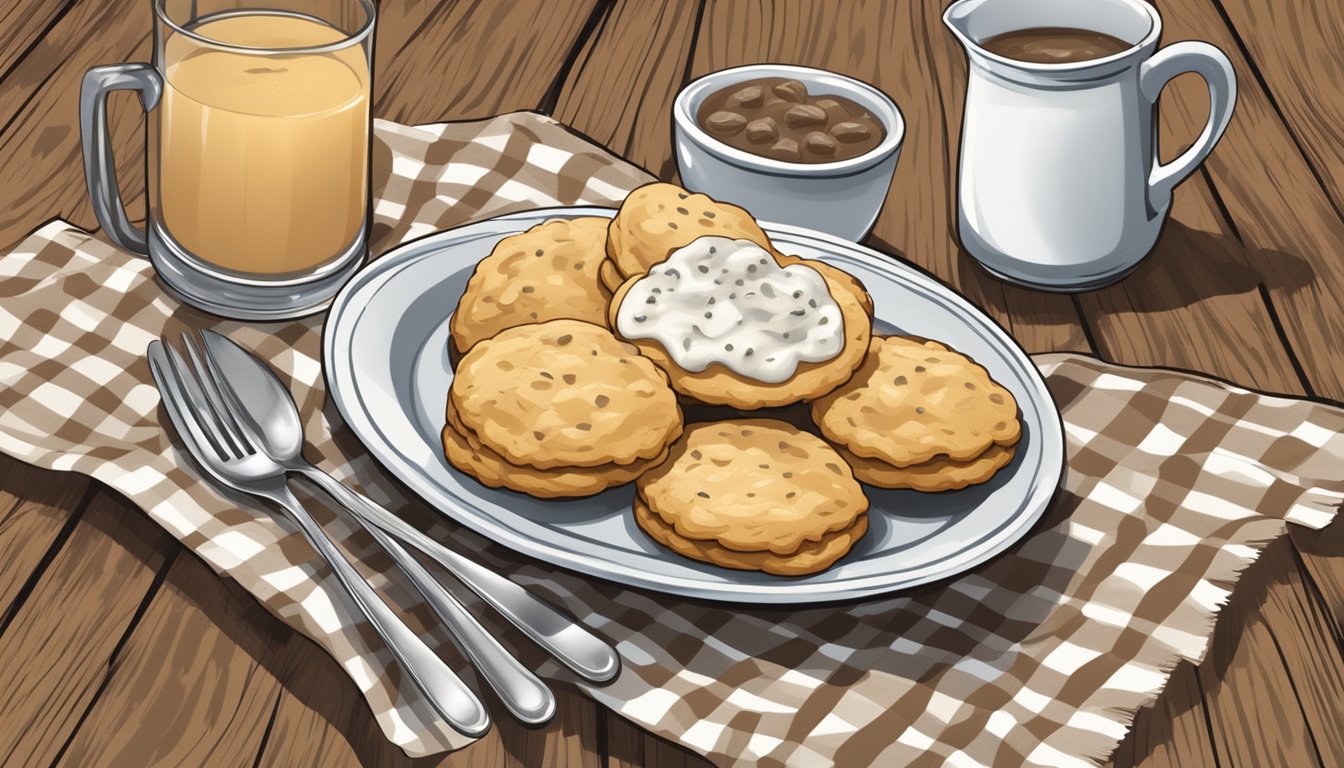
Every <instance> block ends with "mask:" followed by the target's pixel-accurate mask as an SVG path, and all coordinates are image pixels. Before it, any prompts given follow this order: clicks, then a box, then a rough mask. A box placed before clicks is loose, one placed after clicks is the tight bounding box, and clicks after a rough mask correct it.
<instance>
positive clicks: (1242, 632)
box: [1199, 538, 1338, 768]
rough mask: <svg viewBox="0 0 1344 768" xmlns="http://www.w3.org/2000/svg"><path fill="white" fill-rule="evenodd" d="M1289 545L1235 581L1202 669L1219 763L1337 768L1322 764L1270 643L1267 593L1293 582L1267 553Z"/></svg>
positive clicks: (1283, 663) (1279, 653)
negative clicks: (1290, 581)
mask: <svg viewBox="0 0 1344 768" xmlns="http://www.w3.org/2000/svg"><path fill="white" fill-rule="evenodd" d="M1288 546H1290V544H1289V542H1288V540H1287V539H1283V538H1280V539H1278V540H1276V541H1275V542H1274V543H1272V544H1271V545H1270V550H1271V551H1268V552H1266V553H1265V554H1264V555H1262V559H1263V562H1257V563H1255V564H1254V565H1252V566H1251V567H1250V568H1248V569H1247V572H1246V574H1245V575H1244V576H1243V577H1242V578H1241V580H1240V581H1238V582H1237V588H1236V591H1235V592H1234V593H1233V594H1232V597H1231V599H1230V600H1229V601H1228V604H1227V605H1226V606H1225V607H1224V608H1223V610H1222V612H1221V613H1220V614H1219V616H1218V626H1217V629H1216V630H1215V632H1214V633H1213V639H1212V641H1211V643H1210V646H1209V650H1208V655H1207V656H1206V658H1205V659H1204V663H1202V664H1201V665H1200V666H1199V679H1200V683H1201V685H1202V686H1203V689H1204V694H1205V698H1204V705H1205V707H1206V709H1207V710H1208V714H1209V723H1210V726H1211V729H1212V734H1213V743H1214V746H1215V748H1216V752H1217V755H1218V762H1219V763H1220V764H1222V765H1248V766H1250V765H1255V766H1259V765H1285V766H1286V765H1292V766H1303V768H1308V767H1310V766H1320V765H1326V766H1329V765H1334V763H1322V760H1321V753H1320V752H1319V750H1318V749H1317V744H1316V742H1315V740H1314V738H1313V736H1312V733H1311V726H1310V724H1309V722H1308V720H1307V716H1306V714H1305V712H1304V708H1303V704H1302V702H1301V701H1300V700H1299V696H1298V690H1297V687H1296V686H1297V682H1299V681H1295V679H1294V677H1293V676H1292V675H1291V673H1290V672H1289V669H1288V666H1287V660H1286V658H1285V655H1284V652H1283V650H1282V646H1281V645H1279V644H1278V642H1277V641H1276V639H1275V633H1274V631H1273V629H1272V625H1273V624H1274V623H1275V620H1276V618H1277V617H1275V616H1273V612H1272V611H1267V604H1268V603H1269V602H1270V593H1271V592H1272V591H1274V590H1275V589H1278V588H1279V587H1278V586H1277V585H1282V584H1285V583H1287V580H1288V579H1289V578H1290V577H1289V575H1288V573H1287V571H1286V568H1287V567H1288V565H1289V564H1290V563H1291V560H1288V561H1287V562H1285V560H1284V557H1283V556H1282V554H1280V555H1275V554H1274V553H1273V552H1272V550H1273V549H1274V548H1279V549H1283V548H1285V547H1288ZM1283 629H1289V630H1291V628H1288V627H1284V628H1283ZM1336 655H1338V654H1337V653H1336ZM1336 663H1338V662H1337V661H1336ZM1335 706H1336V707H1337V706H1338V705H1337V704H1336V705H1335Z"/></svg>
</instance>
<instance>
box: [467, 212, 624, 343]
mask: <svg viewBox="0 0 1344 768" xmlns="http://www.w3.org/2000/svg"><path fill="white" fill-rule="evenodd" d="M608 223H609V221H608V220H607V219H605V218H602V217H599V216H585V217H581V218H577V219H551V220H549V221H546V222H543V223H541V224H538V225H536V226H535V227H532V228H531V229H529V230H527V231H526V232H522V233H520V234H517V235H510V236H509V237H506V238H504V239H503V240H500V241H499V243H498V244H497V245H496V246H495V248H494V250H492V251H491V252H490V255H489V256H487V257H485V258H484V259H482V260H481V262H480V263H479V264H477V265H476V270H475V271H474V272H473V273H472V275H471V279H470V280H468V281H467V287H466V290H465V291H464V292H463V294H462V298H461V300H460V301H459V302H458V304H457V310H456V311H455V312H454V313H453V318H452V323H451V331H452V338H453V344H454V346H456V348H457V350H458V351H459V352H466V351H468V350H470V349H471V348H472V347H473V346H475V345H476V344H478V343H479V342H481V341H483V340H485V339H488V338H490V337H492V336H494V335H496V334H498V333H499V332H500V331H502V330H504V329H506V328H512V327H514V326H518V325H525V324H528V323H540V322H546V321H547V320H557V319H560V318H568V319H571V320H582V321H584V322H589V323H595V324H597V325H605V324H606V317H607V302H608V301H609V300H610V299H611V291H609V290H607V288H606V287H605V286H604V285H603V284H602V280H601V278H600V276H599V274H598V271H599V269H600V268H601V265H602V262H603V261H605V260H606V259H605V248H606V236H607V224H608Z"/></svg>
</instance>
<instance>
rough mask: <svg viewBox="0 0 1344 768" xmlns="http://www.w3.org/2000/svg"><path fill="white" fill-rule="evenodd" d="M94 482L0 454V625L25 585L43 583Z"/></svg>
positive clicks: (7, 619)
mask: <svg viewBox="0 0 1344 768" xmlns="http://www.w3.org/2000/svg"><path fill="white" fill-rule="evenodd" d="M89 487H90V481H89V479H88V478H85V477H78V476H71V475H66V474H61V473H58V472H51V471H48V470H43V469H38V468H37V467H33V466H29V465H27V464H24V463H23V462H21V461H18V460H16V459H11V458H9V457H8V456H2V455H0V617H2V618H0V626H3V624H4V623H5V622H8V621H9V620H10V618H11V617H10V614H11V612H12V611H13V610H14V608H15V606H14V602H15V600H17V599H19V598H21V596H22V591H23V589H24V587H25V585H27V584H29V583H30V581H31V580H32V579H34V578H40V576H41V574H40V573H38V569H39V568H40V567H41V566H42V564H43V563H44V562H45V561H46V560H47V558H48V557H50V556H51V552H50V550H51V548H52V546H53V545H56V544H57V542H58V540H59V539H60V537H61V535H62V533H63V532H66V531H67V530H68V526H69V525H70V523H71V520H72V519H73V518H74V517H75V516H76V515H77V514H78V511H79V503H80V500H81V499H83V498H84V496H85V495H86V494H87V493H88V492H89Z"/></svg>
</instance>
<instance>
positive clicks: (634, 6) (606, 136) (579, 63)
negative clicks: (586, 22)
mask: <svg viewBox="0 0 1344 768" xmlns="http://www.w3.org/2000/svg"><path fill="white" fill-rule="evenodd" d="M704 6H705V2H704V0H670V2H665V3H650V2H645V0H620V1H619V2H617V3H616V4H615V6H614V7H613V8H612V9H611V11H610V12H608V13H607V14H606V15H605V16H603V17H602V21H601V23H600V24H599V25H598V27H597V29H596V30H595V31H594V33H593V35H592V36H591V37H590V38H589V39H588V41H587V42H586V43H585V44H584V46H583V49H582V50H581V51H580V52H579V55H578V58H577V59H576V60H575V62H574V67H573V69H571V70H570V71H569V74H568V76H567V77H566V78H565V82H564V83H563V84H562V85H561V87H560V92H559V96H558V100H557V102H556V106H555V111H554V114H555V118H556V119H557V120H559V121H561V122H562V123H564V124H566V125H568V126H570V127H572V128H574V129H576V130H578V131H579V132H581V133H583V134H584V135H585V136H588V137H589V138H591V139H593V140H594V141H597V142H600V143H601V144H603V145H605V146H606V147H607V149H610V150H611V151H612V152H615V153H616V154H618V155H620V156H621V157H624V158H625V159H627V160H629V161H631V162H633V163H635V164H636V165H639V166H641V167H643V168H645V169H646V170H648V171H649V172H650V173H652V174H654V175H655V176H658V177H660V178H663V179H671V178H673V177H674V176H675V175H676V163H675V162H674V161H673V158H672V101H673V99H674V98H675V97H676V95H677V91H679V90H681V87H682V85H684V84H685V82H686V80H687V65H688V63H689V59H690V54H691V48H692V46H693V43H694V41H695V37H696V34H697V30H698V27H699V22H700V14H701V13H702V12H703V11H704ZM641 38H648V39H651V40H658V41H662V42H663V45H631V44H630V40H632V39H641Z"/></svg>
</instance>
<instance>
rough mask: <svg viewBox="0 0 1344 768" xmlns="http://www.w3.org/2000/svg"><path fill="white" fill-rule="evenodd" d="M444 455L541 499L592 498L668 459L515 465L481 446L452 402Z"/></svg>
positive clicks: (481, 476) (492, 482)
mask: <svg viewBox="0 0 1344 768" xmlns="http://www.w3.org/2000/svg"><path fill="white" fill-rule="evenodd" d="M442 437H443V452H444V455H445V456H446V457H447V459H448V461H449V463H451V464H452V465H453V466H454V467H457V468H458V469H460V470H462V471H463V472H466V473H467V474H469V475H471V476H472V477H474V478H476V479H477V480H479V481H481V482H482V483H483V484H485V485H488V486H490V487H491V488H501V487H503V488H508V489H510V490H514V491H519V492H521V493H526V494H530V495H532V496H538V497H541V498H547V499H551V498H564V497H574V496H591V495H593V494H595V493H600V492H602V491H605V490H606V489H608V488H611V487H613V486H617V485H624V484H625V483H628V482H630V481H631V480H634V479H635V478H636V477H639V476H640V475H641V474H643V473H644V472H645V471H646V470H647V469H648V468H649V467H652V466H655V465H657V464H658V463H659V462H661V461H662V460H663V459H664V458H665V457H666V456H667V449H664V450H663V451H662V452H661V453H660V454H659V455H658V456H655V457H653V458H652V459H648V460H639V461H635V462H632V463H630V464H624V465H621V464H606V465H603V466H600V467H562V468H559V469H537V468H536V467H530V466H522V465H518V464H513V463H510V462H508V461H506V460H505V459H504V457H503V456H500V455H499V454H498V453H496V452H494V451H492V450H490V449H489V448H487V447H486V446H484V445H482V444H481V441H480V439H479V438H478V437H477V436H476V434H475V433H473V432H471V431H470V430H468V429H466V428H465V427H463V426H462V423H461V421H460V420H459V419H458V417H457V413H456V412H455V409H454V408H453V406H452V401H451V400H449V402H448V424H447V426H445V427H444V428H443V434H442Z"/></svg>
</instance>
